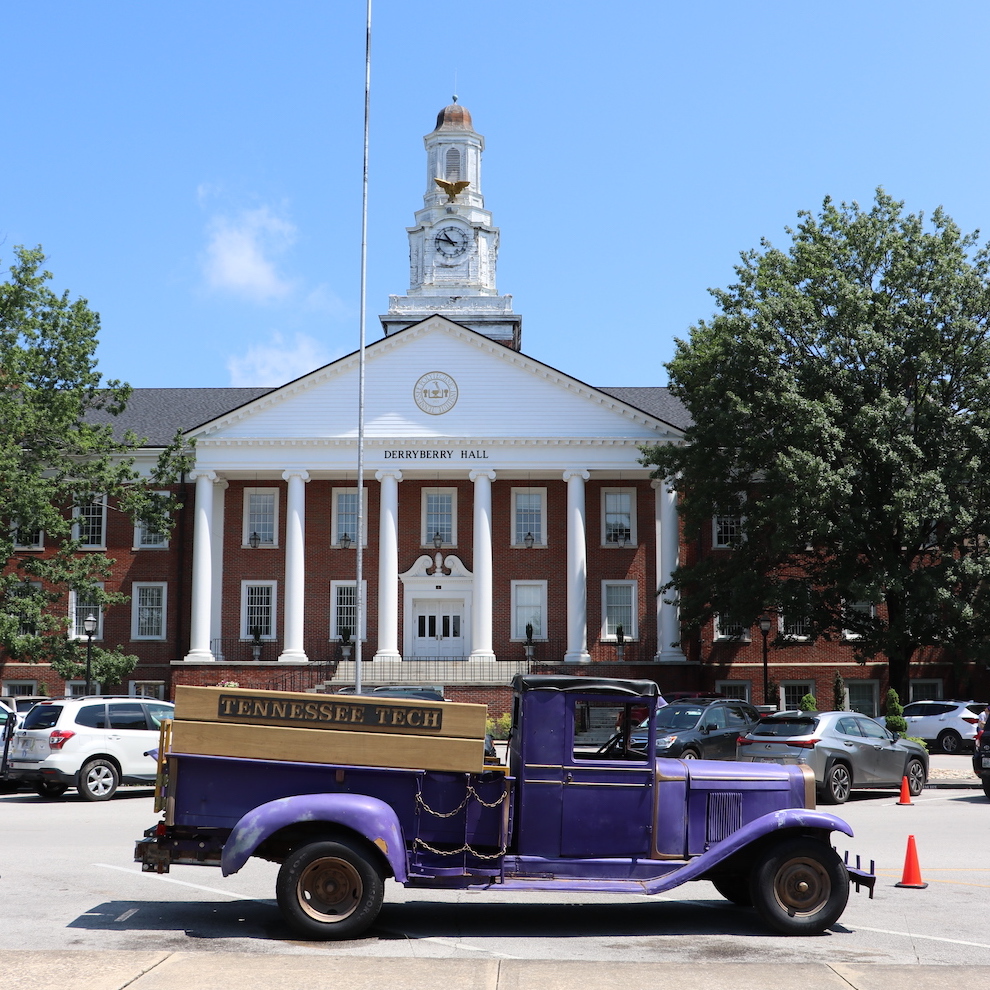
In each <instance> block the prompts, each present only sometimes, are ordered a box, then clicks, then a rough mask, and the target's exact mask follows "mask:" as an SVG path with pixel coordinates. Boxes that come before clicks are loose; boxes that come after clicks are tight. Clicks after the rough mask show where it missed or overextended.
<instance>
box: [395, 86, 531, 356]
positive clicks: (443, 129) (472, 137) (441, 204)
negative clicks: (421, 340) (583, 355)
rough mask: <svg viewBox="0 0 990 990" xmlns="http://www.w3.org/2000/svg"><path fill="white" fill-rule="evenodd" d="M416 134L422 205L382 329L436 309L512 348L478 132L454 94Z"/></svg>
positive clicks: (512, 323) (515, 340) (516, 323)
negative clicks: (421, 152) (400, 284)
mask: <svg viewBox="0 0 990 990" xmlns="http://www.w3.org/2000/svg"><path fill="white" fill-rule="evenodd" d="M423 141H424V143H425V145H426V192H425V193H424V194H423V208H422V209H421V210H417V212H416V215H415V219H416V223H415V226H413V227H408V228H406V229H407V232H408V235H409V292H408V294H407V295H405V296H389V305H388V313H386V314H385V315H384V316H382V317H381V321H382V327H383V328H384V330H385V335H386V336H388V335H389V334H392V333H395V332H396V331H398V330H403V329H405V328H406V327H409V326H412V325H413V324H414V323H419V322H420V321H421V320H424V319H426V318H427V317H429V316H432V315H433V314H434V313H440V314H441V315H443V316H446V317H447V318H448V319H451V320H454V321H455V322H457V323H461V324H463V325H464V326H468V327H470V328H471V329H472V330H477V331H478V332H479V333H483V334H485V336H487V337H491V338H492V339H493V340H497V341H499V342H500V343H503V344H506V345H508V346H509V347H512V348H514V349H515V350H519V346H520V334H521V327H522V319H521V318H520V317H519V316H518V315H516V314H515V313H513V312H512V296H500V295H498V291H497V290H496V288H495V267H496V262H497V258H498V239H499V232H498V228H497V227H494V226H492V216H491V213H489V212H488V210H486V209H485V197H484V195H483V194H482V191H481V153H482V151H484V148H485V139H484V138H483V137H482V136H481V135H480V134H478V133H477V132H476V131H475V130H474V125H473V124H472V122H471V114H470V113H469V112H468V111H467V109H466V108H465V107H462V106H461V105H460V104H459V103H457V97H456V96H455V97H454V102H453V103H452V104H451V105H450V106H447V107H444V108H443V110H441V111H440V113H439V114H438V115H437V126H436V127H435V128H434V129H433V131H431V132H430V133H429V134H427V135H426V137H425V138H424V139H423Z"/></svg>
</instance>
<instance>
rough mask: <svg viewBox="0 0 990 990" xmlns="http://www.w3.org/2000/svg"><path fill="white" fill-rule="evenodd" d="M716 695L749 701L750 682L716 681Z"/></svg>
mask: <svg viewBox="0 0 990 990" xmlns="http://www.w3.org/2000/svg"><path fill="white" fill-rule="evenodd" d="M715 693H716V694H722V695H725V697H726V698H736V699H738V700H739V701H749V681H716V682H715Z"/></svg>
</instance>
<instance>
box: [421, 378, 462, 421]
mask: <svg viewBox="0 0 990 990" xmlns="http://www.w3.org/2000/svg"><path fill="white" fill-rule="evenodd" d="M413 398H414V399H415V400H416V405H417V406H419V408H420V409H422V410H423V412H425V413H429V414H430V415H431V416H440V415H441V414H443V413H445V412H449V411H450V410H451V409H453V408H454V404H455V403H456V402H457V382H455V381H454V379H453V378H451V377H450V375H445V374H444V373H443V372H442V371H430V372H427V374H425V375H423V376H422V377H421V378H420V379H419V381H418V382H416V384H415V386H414V387H413Z"/></svg>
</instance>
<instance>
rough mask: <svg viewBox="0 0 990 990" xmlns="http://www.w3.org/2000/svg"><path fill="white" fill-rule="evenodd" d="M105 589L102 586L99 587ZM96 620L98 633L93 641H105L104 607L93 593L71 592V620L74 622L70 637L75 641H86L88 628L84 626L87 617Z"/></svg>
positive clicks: (95, 633)
mask: <svg viewBox="0 0 990 990" xmlns="http://www.w3.org/2000/svg"><path fill="white" fill-rule="evenodd" d="M99 587H100V588H102V587H103V585H102V584H100V585H99ZM90 615H92V616H93V618H94V619H96V632H94V633H93V639H103V606H102V605H101V604H100V603H99V601H98V600H97V597H96V594H95V593H94V592H92V591H70V592H69V618H70V619H71V621H72V629H71V631H70V636H71V637H72V638H73V639H86V638H87V636H86V627H85V625H84V624H83V623H84V622H85V621H86V618H87V616H90Z"/></svg>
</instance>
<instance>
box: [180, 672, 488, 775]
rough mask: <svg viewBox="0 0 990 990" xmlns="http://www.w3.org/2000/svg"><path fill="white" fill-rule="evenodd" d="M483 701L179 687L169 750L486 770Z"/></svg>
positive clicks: (421, 767)
mask: <svg viewBox="0 0 990 990" xmlns="http://www.w3.org/2000/svg"><path fill="white" fill-rule="evenodd" d="M487 714H488V709H487V707H486V706H485V705H468V704H460V703H455V702H449V701H420V700H418V699H405V698H376V697H374V696H369V697H363V696H361V695H353V694H348V695H330V694H302V693H296V692H290V691H261V690H254V689H251V688H221V687H215V688H214V687H188V686H184V685H180V686H177V687H176V689H175V721H174V723H173V725H172V752H176V753H193V754H200V755H205V756H233V757H242V758H248V759H266V760H286V761H290V762H298V763H349V764H359V765H363V766H373V767H397V768H400V769H424V770H449V771H454V772H461V773H473V772H479V771H481V770H483V769H484V762H485V758H484V753H485V719H486V717H487Z"/></svg>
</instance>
